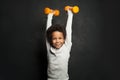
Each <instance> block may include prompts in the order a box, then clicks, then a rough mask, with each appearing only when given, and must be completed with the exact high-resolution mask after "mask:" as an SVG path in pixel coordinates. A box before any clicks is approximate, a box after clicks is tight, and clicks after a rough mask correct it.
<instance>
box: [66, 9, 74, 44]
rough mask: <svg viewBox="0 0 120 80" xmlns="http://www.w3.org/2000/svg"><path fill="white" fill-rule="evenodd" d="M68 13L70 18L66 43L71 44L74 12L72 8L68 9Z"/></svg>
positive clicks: (67, 25)
mask: <svg viewBox="0 0 120 80" xmlns="http://www.w3.org/2000/svg"><path fill="white" fill-rule="evenodd" d="M67 13H68V19H67V24H66V34H67V35H66V43H68V44H71V43H72V41H71V40H72V20H73V13H72V12H71V10H67Z"/></svg>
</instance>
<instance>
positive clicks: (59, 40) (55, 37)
mask: <svg viewBox="0 0 120 80" xmlns="http://www.w3.org/2000/svg"><path fill="white" fill-rule="evenodd" d="M64 42H65V39H64V36H63V33H62V32H59V31H54V32H53V33H52V46H53V47H54V48H56V49H59V48H61V47H62V45H63V44H64Z"/></svg>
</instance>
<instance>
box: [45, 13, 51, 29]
mask: <svg viewBox="0 0 120 80" xmlns="http://www.w3.org/2000/svg"><path fill="white" fill-rule="evenodd" d="M52 19H53V13H49V14H48V15H47V25H46V30H47V29H48V28H49V27H50V26H51V25H52Z"/></svg>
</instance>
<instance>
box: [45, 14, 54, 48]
mask: <svg viewBox="0 0 120 80" xmlns="http://www.w3.org/2000/svg"><path fill="white" fill-rule="evenodd" d="M52 19H53V13H49V14H48V15H47V25H46V31H47V29H48V28H49V27H50V26H51V25H52ZM46 46H47V50H49V48H50V44H49V43H48V41H47V39H46Z"/></svg>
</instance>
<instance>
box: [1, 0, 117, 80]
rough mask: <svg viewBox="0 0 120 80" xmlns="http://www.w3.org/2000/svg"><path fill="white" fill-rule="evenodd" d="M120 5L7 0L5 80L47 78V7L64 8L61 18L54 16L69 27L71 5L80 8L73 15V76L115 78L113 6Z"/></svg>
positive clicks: (101, 0)
mask: <svg viewBox="0 0 120 80" xmlns="http://www.w3.org/2000/svg"><path fill="white" fill-rule="evenodd" d="M116 3H117V2H110V1H109V2H108V1H106V0H4V1H2V2H1V13H2V14H1V19H0V20H1V22H0V23H1V24H0V37H1V41H0V42H1V43H0V45H1V51H0V80H46V66H47V57H46V47H45V39H44V38H45V35H44V33H45V28H46V20H47V15H45V14H44V12H43V10H44V8H45V7H50V8H53V9H59V10H60V11H61V13H60V16H58V17H54V18H53V19H54V20H53V24H55V23H58V24H62V25H66V20H67V14H66V12H65V11H64V7H65V6H66V5H71V6H74V5H78V6H79V7H80V12H79V13H78V14H74V17H73V26H72V27H73V39H72V41H73V46H72V50H71V57H70V61H69V76H70V80H115V78H116V77H115V76H114V74H113V72H114V73H115V71H116V63H115V60H114V59H115V56H114V55H113V54H112V46H113V45H112V43H113V42H112V40H113V33H112V30H113V27H112V25H113V24H114V23H112V21H111V18H113V13H114V12H111V10H113V9H114V8H117V6H116ZM114 14H115V13H114ZM116 14H117V13H116ZM116 14H115V15H116ZM110 17H111V18H110ZM108 53H109V54H108ZM113 77H114V78H113Z"/></svg>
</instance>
